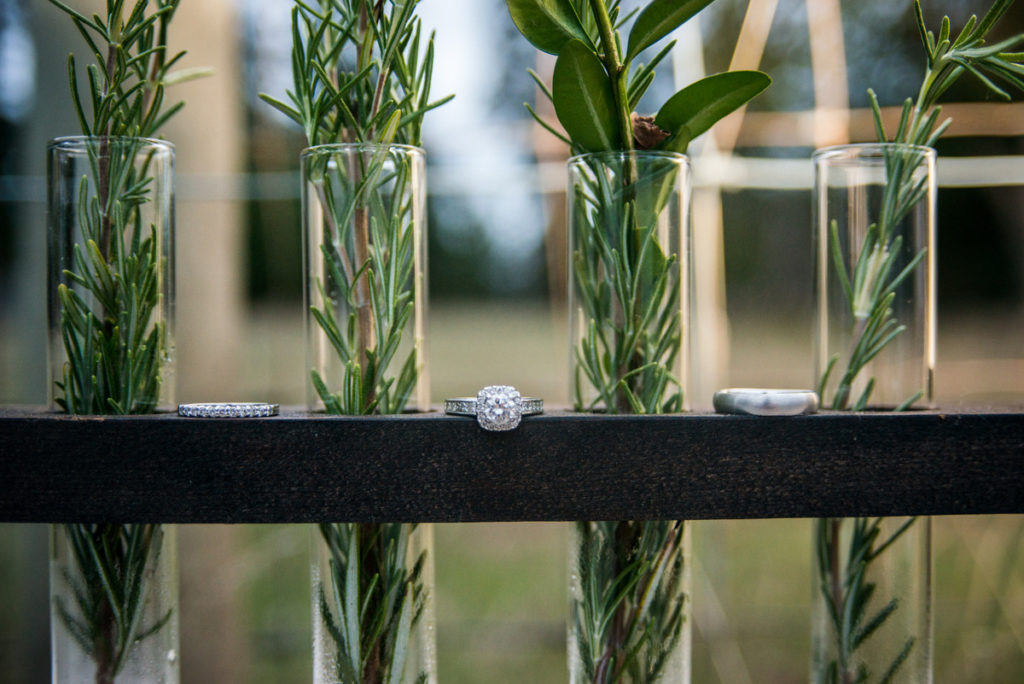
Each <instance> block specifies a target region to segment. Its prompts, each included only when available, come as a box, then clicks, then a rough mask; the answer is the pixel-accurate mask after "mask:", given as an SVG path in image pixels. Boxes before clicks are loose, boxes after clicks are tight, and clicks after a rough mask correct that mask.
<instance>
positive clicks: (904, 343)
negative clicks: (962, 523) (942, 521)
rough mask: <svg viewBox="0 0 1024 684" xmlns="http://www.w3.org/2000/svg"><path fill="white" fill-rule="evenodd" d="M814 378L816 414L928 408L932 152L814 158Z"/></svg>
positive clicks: (851, 150) (901, 148)
mask: <svg viewBox="0 0 1024 684" xmlns="http://www.w3.org/2000/svg"><path fill="white" fill-rule="evenodd" d="M814 172H815V185H814V225H815V233H814V236H815V252H814V253H815V279H816V283H815V288H814V291H815V309H816V320H817V324H816V334H815V361H814V364H815V371H816V377H817V381H818V390H819V394H820V396H821V402H822V406H823V407H824V408H831V409H836V410H843V409H858V410H859V409H865V408H888V409H904V408H909V407H911V406H925V407H926V406H929V405H930V404H931V401H932V395H933V385H934V371H935V307H936V302H935V230H936V214H935V212H936V174H935V150H934V149H932V148H928V147H919V146H913V145H902V144H895V143H877V144H868V145H843V146H839V147H829V148H825V149H822V150H819V151H817V152H816V153H815V154H814Z"/></svg>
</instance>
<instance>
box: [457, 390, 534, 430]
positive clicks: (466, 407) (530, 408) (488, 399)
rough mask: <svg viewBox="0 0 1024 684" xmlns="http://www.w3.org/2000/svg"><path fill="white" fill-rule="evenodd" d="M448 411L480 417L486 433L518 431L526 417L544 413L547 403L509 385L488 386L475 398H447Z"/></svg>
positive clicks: (479, 421) (479, 419) (478, 421)
mask: <svg viewBox="0 0 1024 684" xmlns="http://www.w3.org/2000/svg"><path fill="white" fill-rule="evenodd" d="M444 412H445V413H448V414H451V415H456V416H476V422H477V423H478V424H479V425H480V427H481V428H483V429H484V430H488V431H490V432H505V431H507V430H514V429H515V428H516V427H517V426H518V425H519V422H520V420H521V419H522V417H523V416H531V415H535V414H538V413H543V412H544V400H543V399H537V398H536V397H523V396H520V394H519V390H517V389H516V388H515V387H511V386H509V385H490V386H488V387H484V388H483V389H482V390H480V392H478V393H477V395H476V398H475V399H474V398H473V397H457V398H455V399H446V400H445V402H444Z"/></svg>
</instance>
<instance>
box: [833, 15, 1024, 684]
mask: <svg viewBox="0 0 1024 684" xmlns="http://www.w3.org/2000/svg"><path fill="white" fill-rule="evenodd" d="M1012 4H1013V0H997V1H996V2H995V3H994V4H993V5H992V6H991V8H990V9H989V10H988V12H986V13H985V15H984V17H983V18H982V19H981V21H978V19H977V17H976V16H972V17H971V18H970V19H969V20H968V21H967V24H966V25H965V26H964V28H963V29H962V30H961V31H960V33H959V35H958V36H957V37H956V38H955V39H954V38H953V37H952V35H951V32H950V30H951V29H950V21H949V17H943V19H942V24H941V27H940V29H939V33H938V36H936V35H935V34H934V33H933V32H931V31H929V30H928V28H927V27H926V26H925V23H924V15H923V13H922V11H921V4H920V2H919V0H915V1H914V14H915V19H916V22H917V27H918V31H919V33H920V36H921V40H922V43H923V44H924V48H925V52H926V56H927V60H926V64H925V75H924V79H923V81H922V84H921V88H920V90H919V91H918V95H917V99H916V100H912V99H911V98H907V100H906V101H905V102H904V104H903V109H902V112H901V116H900V121H899V124H898V126H897V129H896V131H895V134H894V136H893V138H892V142H895V143H901V144H903V145H904V147H896V148H894V149H893V150H891V151H887V152H886V154H885V158H884V165H885V172H886V176H885V178H886V182H885V185H884V186H883V194H882V202H881V206H880V210H879V215H878V218H877V220H876V222H874V223H872V224H871V225H870V226H869V227H868V230H867V233H866V235H865V237H864V242H863V244H862V245H861V246H860V249H859V252H858V256H857V257H856V258H855V259H854V260H852V261H851V262H850V263H847V262H846V260H845V259H844V257H843V254H842V249H841V246H840V243H839V234H838V227H837V224H836V222H835V221H832V222H831V224H830V235H829V236H828V239H829V241H830V243H831V249H830V253H831V257H832V266H833V268H834V269H835V271H836V274H837V276H838V278H839V281H840V287H841V288H842V291H843V294H844V297H845V299H846V302H847V305H848V306H849V308H850V313H851V314H852V316H853V320H854V326H855V327H854V330H853V343H852V344H853V347H852V349H851V351H850V353H849V359H848V362H847V367H846V369H845V370H844V371H843V372H842V375H841V376H839V380H838V382H837V384H836V389H835V393H834V394H833V395H832V401H831V406H832V408H833V409H836V410H843V409H850V408H852V409H854V410H861V409H863V408H865V407H866V406H867V405H868V402H869V400H870V397H871V393H872V390H873V388H874V385H875V380H874V378H869V379H868V380H867V382H866V383H865V384H864V389H863V390H862V392H861V394H860V396H859V397H857V398H854V397H853V396H852V388H853V385H854V382H855V381H856V380H857V378H858V377H859V375H860V374H861V373H862V372H863V371H864V369H865V368H867V367H868V365H869V364H870V362H871V361H872V360H873V359H874V358H875V357H876V356H877V355H878V354H880V353H882V351H883V350H884V349H885V347H886V346H887V345H888V344H890V343H891V342H892V341H893V340H894V339H896V338H897V337H898V336H899V335H901V334H903V332H904V331H905V329H906V326H905V325H903V324H901V323H899V322H898V321H897V320H896V319H895V317H894V315H893V310H892V303H893V300H894V298H895V296H896V290H897V288H898V287H899V286H900V285H901V284H902V282H903V281H904V280H906V278H908V277H909V276H910V275H911V274H913V272H914V271H916V270H917V269H918V268H919V267H920V265H921V263H922V261H924V259H925V258H926V257H927V252H926V250H925V249H922V250H920V251H919V252H918V253H917V254H916V255H914V257H913V258H912V259H910V260H909V261H908V262H907V263H906V264H901V263H900V255H901V252H902V247H903V245H902V237H901V236H900V235H899V234H898V231H897V229H898V226H899V224H900V222H901V221H902V220H903V219H904V218H905V217H906V216H907V214H909V213H910V212H911V211H912V210H913V208H914V207H915V206H916V205H917V204H918V202H919V201H920V200H921V199H922V197H923V196H924V194H925V193H926V192H927V188H926V187H925V180H924V179H923V178H922V177H921V173H920V168H921V165H922V164H923V163H924V160H925V155H924V154H923V153H922V151H921V150H920V149H917V148H915V147H910V146H923V147H932V146H934V145H935V143H936V142H937V141H938V139H939V138H940V137H941V136H942V134H943V133H944V132H945V131H946V129H947V128H948V127H949V125H950V123H951V120H950V119H946V120H945V121H943V122H942V123H939V118H940V116H941V110H942V108H941V107H940V106H939V105H938V101H939V98H940V97H941V96H942V94H943V93H945V92H946V91H947V90H948V89H949V88H950V86H952V85H953V83H955V82H956V81H957V79H959V78H960V76H962V75H964V74H965V73H970V74H973V75H974V76H975V77H976V78H978V79H979V80H980V81H981V82H982V83H983V84H984V85H985V86H986V87H987V88H988V89H989V90H990V91H991V92H992V93H994V94H995V95H997V96H998V97H1000V98H1003V99H1007V100H1009V99H1010V93H1009V92H1007V90H1004V89H1003V88H1002V87H1000V86H999V85H998V84H997V81H1001V82H1002V83H1004V84H1005V85H1007V86H1009V87H1010V88H1012V89H1017V90H1024V53H1021V52H1016V53H1014V52H1010V50H1012V49H1013V48H1014V47H1016V46H1019V45H1020V44H1022V43H1024V34H1020V35H1016V36H1013V37H1011V38H1009V39H1007V40H1005V41H1002V42H1000V43H996V44H994V45H987V44H986V37H987V35H988V32H989V31H990V30H991V29H992V27H993V26H994V25H995V24H996V22H997V21H998V20H999V18H1000V17H1001V16H1002V15H1003V14H1005V13H1006V10H1007V9H1009V7H1010V5H1012ZM868 97H869V98H870V100H871V108H872V111H873V113H874V121H875V129H876V133H877V136H878V140H879V141H880V142H886V141H888V140H889V138H888V135H887V134H886V131H885V127H884V125H883V123H882V115H881V109H880V107H879V104H878V99H877V97H876V96H875V93H874V91H872V90H870V89H869V90H868ZM838 361H839V355H838V354H835V355H833V356H832V357H831V358H830V359H829V361H828V364H827V365H826V368H825V371H824V372H823V373H822V376H821V378H820V380H819V386H818V392H819V395H820V396H821V397H822V398H823V400H824V398H825V397H826V394H825V392H826V391H827V390H828V387H829V379H830V377H831V376H832V374H833V373H834V372H837V369H836V366H837V364H838ZM921 396H923V392H917V393H916V394H914V395H912V396H910V397H908V398H907V399H906V400H905V401H904V402H903V403H902V404H901V405H900V406H899V407H897V409H896V410H897V411H902V410H904V409H906V408H909V407H910V406H911V405H913V404H914V403H915V402H916V401H917V400H918V399H920V398H921ZM915 520H916V519H915V518H910V519H908V520H907V521H906V522H905V523H903V524H902V525H901V526H900V527H899V528H897V530H896V531H895V532H894V533H893V534H892V535H890V536H889V538H887V539H886V540H884V541H880V525H881V519H871V518H853V519H851V520H846V521H844V520H840V519H834V518H827V519H822V520H818V521H817V522H816V533H815V550H816V559H817V562H816V566H815V567H816V572H817V580H818V585H819V591H820V592H821V594H822V597H823V600H824V603H825V606H826V608H827V611H828V619H827V625H828V627H829V628H830V630H831V641H832V643H833V648H834V658H833V659H832V660H829V661H828V662H825V663H815V672H814V680H815V681H816V682H828V683H833V682H835V683H836V684H850V683H852V682H890V681H893V680H894V679H895V677H896V674H897V672H898V671H899V669H900V667H901V666H902V665H903V663H904V662H905V661H906V659H907V657H908V656H909V655H910V652H911V650H912V649H913V647H914V644H915V641H916V640H915V637H914V636H911V637H910V638H908V639H907V641H906V642H905V644H904V645H903V646H902V648H901V649H900V650H899V651H898V652H897V655H896V656H895V658H894V659H893V660H892V661H891V662H889V663H882V664H877V663H869V662H867V661H866V660H864V659H861V658H858V655H857V650H858V648H859V647H860V646H861V645H863V643H864V642H865V641H866V640H867V639H868V637H870V636H871V635H872V634H874V633H875V632H876V631H877V630H878V629H879V628H880V627H881V626H882V625H883V624H884V623H885V622H886V621H887V620H888V619H889V618H890V617H891V616H892V615H893V614H894V613H895V611H896V610H897V609H898V607H899V597H893V598H892V599H891V600H890V601H889V602H888V603H886V604H885V606H883V607H882V608H881V609H879V610H877V611H876V612H874V613H873V614H870V613H869V611H870V609H869V604H871V601H872V598H873V596H874V593H875V589H876V584H875V582H874V581H872V580H871V575H872V570H873V567H874V566H873V563H874V562H875V561H876V560H878V559H879V558H880V557H881V556H882V554H883V552H884V551H886V550H887V549H889V548H890V547H891V546H892V545H893V544H894V543H896V542H897V541H898V540H899V539H900V538H901V537H902V536H903V534H904V533H905V532H906V531H907V529H908V528H909V527H910V526H911V525H913V524H914V522H915ZM844 525H849V526H850V541H849V550H848V555H847V562H846V564H845V565H842V564H841V562H840V544H841V540H840V531H841V529H842V527H843V526H844ZM869 614H870V617H869ZM882 668H884V670H883V669H882Z"/></svg>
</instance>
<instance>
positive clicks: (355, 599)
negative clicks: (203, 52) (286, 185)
mask: <svg viewBox="0 0 1024 684" xmlns="http://www.w3.org/2000/svg"><path fill="white" fill-rule="evenodd" d="M417 4H418V2H417V0H410V1H408V2H398V1H386V0H308V1H306V0H296V2H295V6H294V7H293V9H292V71H293V89H292V90H291V91H289V92H288V94H287V100H288V101H287V102H285V101H282V100H279V99H276V98H273V97H271V96H269V95H262V94H261V97H262V98H263V99H264V100H265V101H266V102H267V103H268V104H270V105H271V106H273V107H275V108H276V109H278V110H279V111H281V112H282V113H284V114H285V115H286V116H288V117H289V118H291V119H292V120H293V121H295V122H296V123H298V124H299V125H301V126H302V128H303V130H304V131H305V133H306V138H307V141H308V143H309V145H310V146H311V147H310V148H309V149H307V150H306V151H305V153H304V155H305V157H306V159H307V161H306V164H307V165H306V167H305V178H306V182H307V183H308V185H309V186H310V187H311V188H312V189H311V190H310V189H309V188H307V191H309V192H311V193H313V195H314V197H315V201H316V202H317V203H318V204H319V205H320V209H321V212H322V214H323V216H324V221H325V223H326V230H325V238H324V240H323V241H322V243H321V244H319V245H316V246H314V248H315V249H318V250H319V252H320V255H321V256H322V258H323V263H324V265H325V269H324V270H325V275H323V276H322V277H317V278H316V280H315V282H314V283H311V287H312V289H313V293H312V295H313V296H311V300H312V301H311V304H310V315H311V316H312V317H313V320H314V321H315V322H316V325H317V327H318V328H319V330H320V332H321V333H322V334H323V335H324V336H325V337H326V339H327V341H328V343H329V345H330V347H331V348H332V349H333V350H334V352H335V354H336V355H337V357H338V359H339V360H340V363H341V366H342V368H343V371H342V374H341V377H340V378H325V377H323V376H322V375H321V374H320V373H319V372H318V370H317V369H311V371H310V378H311V382H312V384H313V387H314V389H315V390H316V392H317V395H318V396H319V397H320V400H321V401H322V402H323V404H324V408H325V409H326V410H327V412H328V413H332V414H349V415H355V414H369V413H400V412H402V411H403V410H404V409H405V407H406V404H407V402H408V399H409V396H410V395H411V393H412V391H413V388H414V386H415V384H416V382H417V378H418V376H419V372H420V365H419V363H420V360H419V358H418V354H419V351H418V349H417V346H418V345H413V349H411V350H410V351H408V353H407V355H406V356H405V358H404V359H401V358H399V354H400V346H401V342H402V339H403V337H404V336H405V335H406V334H407V333H408V331H409V327H410V325H411V324H412V318H413V315H414V307H415V302H414V301H413V297H414V289H413V288H414V284H413V278H414V270H415V264H414V258H415V250H416V248H417V245H416V242H415V236H414V225H413V220H414V214H415V211H416V208H415V207H414V206H413V202H414V201H415V198H414V196H413V193H412V192H410V189H411V188H412V186H413V182H414V168H413V166H412V162H411V161H410V158H409V157H408V156H406V155H405V154H404V153H403V152H401V151H395V150H393V149H392V148H389V147H388V146H391V145H393V144H403V145H413V146H417V145H419V144H420V137H421V130H422V124H423V117H424V115H425V114H426V112H428V111H430V110H431V109H433V108H435V107H438V106H440V105H442V104H444V103H445V102H447V101H448V100H449V99H451V97H450V96H449V97H446V98H442V99H441V100H437V101H433V102H432V101H430V87H431V80H432V74H433V62H434V42H433V41H434V38H433V34H431V35H430V36H429V37H426V38H424V36H423V34H422V30H421V27H420V20H419V18H418V17H417V16H416V13H415V10H416V6H417ZM334 143H354V144H359V146H358V147H356V148H354V149H355V152H354V153H353V148H352V147H349V148H347V151H348V152H349V153H350V154H348V155H346V154H345V152H344V151H343V150H342V149H341V148H337V147H330V146H325V145H330V144H334ZM320 146H325V147H320ZM414 529H415V526H414V525H409V524H354V523H337V524H334V523H331V524H323V525H321V526H320V533H321V536H322V537H323V539H324V543H325V544H326V546H327V549H328V551H329V553H330V562H329V565H330V572H329V573H328V575H329V576H328V577H327V578H324V583H325V584H327V583H329V586H330V589H331V590H330V591H329V592H328V591H327V590H326V589H325V587H324V585H320V586H319V587H318V594H319V595H318V597H317V602H318V606H317V610H318V612H319V615H320V620H321V622H322V624H323V625H324V627H325V629H326V631H327V633H328V634H330V636H331V638H332V640H333V642H334V646H335V651H334V656H335V666H336V671H337V676H338V678H339V679H340V680H341V681H344V682H346V683H349V684H377V683H378V682H388V683H389V684H397V683H398V682H400V681H410V677H411V678H413V679H412V680H413V681H417V682H421V681H426V680H427V679H428V677H429V674H428V673H427V672H418V673H416V672H409V673H405V670H406V660H407V654H408V650H407V649H408V646H409V640H410V638H411V635H412V633H413V629H414V627H415V626H416V625H417V624H418V623H419V621H420V618H421V615H422V610H423V605H424V602H425V601H426V600H427V588H426V586H425V584H424V582H423V578H422V568H423V565H424V563H426V562H427V560H428V559H427V556H426V553H425V552H423V553H421V554H420V555H419V556H418V558H417V559H416V560H415V562H414V563H413V564H412V567H407V566H406V554H407V552H408V548H409V543H410V542H409V536H410V535H411V534H413V532H414Z"/></svg>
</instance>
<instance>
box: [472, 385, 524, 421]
mask: <svg viewBox="0 0 1024 684" xmlns="http://www.w3.org/2000/svg"><path fill="white" fill-rule="evenodd" d="M522 417H523V404H522V397H521V396H520V394H519V390H517V389H516V388H515V387H510V386H508V385H490V386H488V387H484V388H483V389H482V390H480V391H479V392H478V393H477V395H476V422H477V423H479V424H480V427H482V428H483V429H484V430H490V431H491V432H505V431H506V430H514V429H515V428H516V427H517V426H518V425H519V421H520V420H522Z"/></svg>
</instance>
